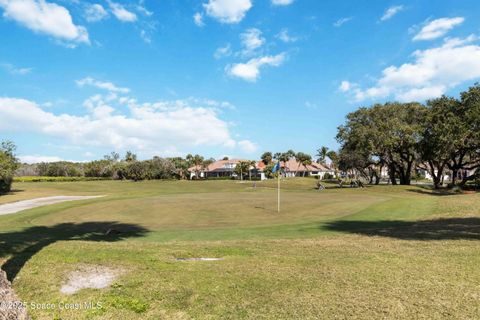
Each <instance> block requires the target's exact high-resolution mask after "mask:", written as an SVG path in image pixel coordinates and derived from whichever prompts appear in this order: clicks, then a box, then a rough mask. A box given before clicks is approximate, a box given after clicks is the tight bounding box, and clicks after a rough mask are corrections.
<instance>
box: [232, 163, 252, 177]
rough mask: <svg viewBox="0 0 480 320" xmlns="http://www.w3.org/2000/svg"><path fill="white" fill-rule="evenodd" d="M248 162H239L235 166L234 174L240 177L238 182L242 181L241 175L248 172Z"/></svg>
mask: <svg viewBox="0 0 480 320" xmlns="http://www.w3.org/2000/svg"><path fill="white" fill-rule="evenodd" d="M250 164H251V162H250V161H239V162H238V163H237V165H236V166H235V169H234V171H235V173H236V174H238V175H240V180H243V175H244V174H246V173H247V172H249V171H250Z"/></svg>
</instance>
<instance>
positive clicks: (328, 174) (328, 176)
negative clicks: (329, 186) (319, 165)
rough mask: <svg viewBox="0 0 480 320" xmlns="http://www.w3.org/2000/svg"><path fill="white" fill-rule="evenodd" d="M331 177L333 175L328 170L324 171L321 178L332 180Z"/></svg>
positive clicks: (333, 177)
mask: <svg viewBox="0 0 480 320" xmlns="http://www.w3.org/2000/svg"><path fill="white" fill-rule="evenodd" d="M332 179H335V176H334V175H333V174H331V173H329V172H327V173H325V174H324V175H323V178H322V180H332Z"/></svg>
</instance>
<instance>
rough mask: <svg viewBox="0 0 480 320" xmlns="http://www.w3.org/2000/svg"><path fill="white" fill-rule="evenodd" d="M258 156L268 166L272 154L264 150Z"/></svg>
mask: <svg viewBox="0 0 480 320" xmlns="http://www.w3.org/2000/svg"><path fill="white" fill-rule="evenodd" d="M260 158H261V159H262V162H263V163H264V164H265V165H266V166H268V165H269V164H270V163H271V162H272V159H273V156H272V153H271V152H264V153H263V154H262V156H261V157H260Z"/></svg>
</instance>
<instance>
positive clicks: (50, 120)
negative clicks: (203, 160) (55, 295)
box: [0, 0, 480, 162]
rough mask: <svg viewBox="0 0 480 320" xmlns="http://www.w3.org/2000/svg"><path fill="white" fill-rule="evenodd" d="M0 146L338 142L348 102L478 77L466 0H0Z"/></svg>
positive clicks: (46, 156)
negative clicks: (7, 143)
mask: <svg viewBox="0 0 480 320" xmlns="http://www.w3.org/2000/svg"><path fill="white" fill-rule="evenodd" d="M0 12H1V15H2V16H1V18H0V33H1V36H2V37H1V38H2V48H1V49H0V138H1V139H10V140H13V141H14V142H16V143H17V145H18V154H19V156H20V157H21V159H22V160H24V161H29V162H33V161H42V160H58V159H66V160H78V161H85V160H91V159H96V158H101V157H102V156H103V155H104V154H106V153H109V152H110V151H113V150H116V151H118V152H121V153H123V152H125V151H126V150H133V151H134V152H137V153H138V154H139V156H140V158H147V157H151V156H153V155H159V156H175V155H182V156H184V155H185V154H187V153H201V154H203V155H205V156H208V157H215V158H218V157H221V156H224V155H228V156H231V157H242V158H257V157H258V156H259V155H260V154H261V153H262V152H263V151H274V152H275V151H284V150H287V149H294V150H296V151H303V152H307V153H311V154H312V155H313V154H315V150H316V149H317V148H319V147H320V146H322V145H326V146H329V147H331V148H335V147H337V145H336V142H335V135H336V128H337V126H338V125H340V124H342V122H343V121H344V118H345V115H346V114H347V113H348V112H350V111H353V110H355V109H356V108H358V107H359V106H364V105H370V104H372V103H374V102H383V101H387V100H400V101H411V100H418V101H424V100H425V99H428V98H432V97H435V96H438V95H441V94H444V93H445V94H450V95H457V94H458V93H459V92H460V91H461V90H463V89H465V88H466V87H468V86H469V85H472V84H473V83H474V82H476V81H478V80H479V79H480V41H479V38H478V37H479V36H480V22H479V21H480V19H479V18H480V2H478V1H473V0H471V1H467V0H464V1H441V0H438V1H435V4H434V5H433V4H432V1H419V0H418V1H368V2H363V3H362V4H360V2H359V1H354V0H350V1H341V0H340V1H339V0H336V1H314V0H203V1H193V0H191V1H188V0H144V1H137V0H132V1H117V2H115V1H104V0H98V1H77V0H48V1H44V0H0Z"/></svg>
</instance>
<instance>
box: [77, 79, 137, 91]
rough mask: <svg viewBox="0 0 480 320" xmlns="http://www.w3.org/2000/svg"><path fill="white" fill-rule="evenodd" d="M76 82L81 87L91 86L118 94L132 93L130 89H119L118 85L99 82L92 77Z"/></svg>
mask: <svg viewBox="0 0 480 320" xmlns="http://www.w3.org/2000/svg"><path fill="white" fill-rule="evenodd" d="M75 82H76V83H77V85H78V86H80V87H83V86H86V85H89V86H93V87H97V88H99V89H104V90H107V91H111V92H118V93H128V92H129V91H130V89H128V88H121V87H117V86H116V85H114V84H113V83H111V82H108V81H99V80H95V79H93V78H91V77H86V78H83V79H80V80H76V81H75Z"/></svg>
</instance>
